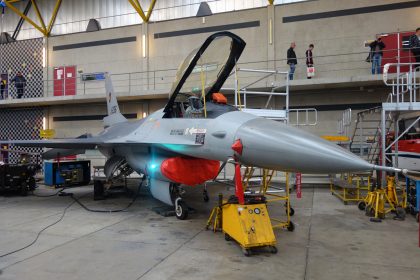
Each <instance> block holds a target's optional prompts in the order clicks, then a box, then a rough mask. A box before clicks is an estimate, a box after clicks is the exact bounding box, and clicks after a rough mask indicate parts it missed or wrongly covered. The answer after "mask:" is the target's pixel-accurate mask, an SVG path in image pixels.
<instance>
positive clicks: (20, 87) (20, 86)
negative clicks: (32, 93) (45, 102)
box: [10, 72, 26, 98]
mask: <svg viewBox="0 0 420 280" xmlns="http://www.w3.org/2000/svg"><path fill="white" fill-rule="evenodd" d="M10 83H15V87H16V92H17V98H22V96H23V92H24V90H25V87H26V79H25V77H24V76H23V75H22V73H21V72H17V73H16V76H15V77H14V78H13V79H12V80H11V81H10Z"/></svg>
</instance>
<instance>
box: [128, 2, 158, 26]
mask: <svg viewBox="0 0 420 280" xmlns="http://www.w3.org/2000/svg"><path fill="white" fill-rule="evenodd" d="M128 2H130V4H131V6H133V8H134V9H135V10H136V12H137V13H138V14H139V16H140V17H141V18H142V19H143V21H144V22H149V20H150V16H151V15H152V12H153V8H154V7H155V4H156V0H152V1H151V2H150V5H149V9H148V10H147V14H145V13H144V11H143V8H142V7H141V4H140V2H139V0H128Z"/></svg>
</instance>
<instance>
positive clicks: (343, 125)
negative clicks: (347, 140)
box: [337, 108, 352, 136]
mask: <svg viewBox="0 0 420 280" xmlns="http://www.w3.org/2000/svg"><path fill="white" fill-rule="evenodd" d="M351 118H352V117H351V109H350V108H348V109H346V110H344V112H343V115H342V117H341V119H340V120H338V122H337V131H338V134H339V135H342V136H349V130H350V126H351Z"/></svg>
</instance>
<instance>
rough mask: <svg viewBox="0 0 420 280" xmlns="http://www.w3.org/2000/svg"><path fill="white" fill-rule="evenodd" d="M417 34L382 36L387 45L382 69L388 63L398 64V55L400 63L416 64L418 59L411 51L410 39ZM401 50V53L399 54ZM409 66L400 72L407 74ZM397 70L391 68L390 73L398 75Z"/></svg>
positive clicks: (405, 33) (402, 68)
mask: <svg viewBox="0 0 420 280" xmlns="http://www.w3.org/2000/svg"><path fill="white" fill-rule="evenodd" d="M414 34H415V32H414V31H412V32H400V33H389V34H386V35H383V36H382V42H384V44H385V46H386V47H385V49H384V50H383V53H384V55H383V57H382V65H381V66H382V68H383V66H384V65H385V64H387V63H397V62H398V54H399V58H400V59H399V61H400V63H415V62H416V59H415V58H414V56H413V53H412V52H411V49H410V44H409V41H410V37H411V36H413V35H414ZM398 49H399V52H398ZM408 70H409V68H408V66H402V67H401V69H400V71H401V72H407V71H408ZM396 72H397V68H396V67H391V68H390V69H389V71H388V73H396Z"/></svg>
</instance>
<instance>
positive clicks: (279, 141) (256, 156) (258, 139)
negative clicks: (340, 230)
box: [235, 118, 379, 174]
mask: <svg viewBox="0 0 420 280" xmlns="http://www.w3.org/2000/svg"><path fill="white" fill-rule="evenodd" d="M235 139H240V140H241V143H242V145H243V150H242V154H241V155H239V154H238V155H237V158H238V160H239V161H240V162H241V163H243V164H248V165H253V166H259V167H263V168H269V169H275V170H282V171H290V172H301V173H311V174H316V173H318V174H334V173H341V172H357V171H366V170H373V169H375V165H373V164H370V163H368V162H367V161H365V160H363V159H361V158H360V157H358V156H356V155H355V154H353V153H351V152H349V151H347V150H345V149H343V148H341V147H340V146H338V145H336V144H333V143H331V142H328V141H326V140H324V139H321V138H319V137H317V136H315V135H313V134H310V133H307V132H305V131H302V130H300V129H297V128H294V127H291V126H288V125H285V124H283V123H279V122H276V121H273V120H268V119H263V118H256V119H252V120H250V121H248V122H246V123H245V124H243V125H242V126H241V127H240V128H239V129H238V131H237V133H236V136H235ZM376 168H379V167H376Z"/></svg>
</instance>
